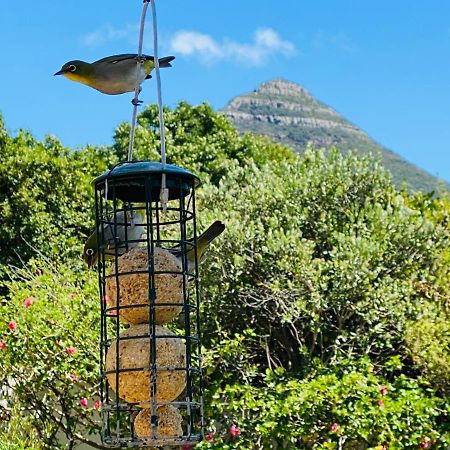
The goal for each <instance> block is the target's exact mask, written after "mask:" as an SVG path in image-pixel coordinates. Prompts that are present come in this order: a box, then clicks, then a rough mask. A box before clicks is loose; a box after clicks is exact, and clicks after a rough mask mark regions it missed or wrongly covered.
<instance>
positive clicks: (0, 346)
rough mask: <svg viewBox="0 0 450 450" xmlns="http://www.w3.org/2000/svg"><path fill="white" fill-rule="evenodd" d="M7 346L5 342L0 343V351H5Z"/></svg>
mask: <svg viewBox="0 0 450 450" xmlns="http://www.w3.org/2000/svg"><path fill="white" fill-rule="evenodd" d="M6 347H8V344H7V343H6V342H5V341H0V350H6Z"/></svg>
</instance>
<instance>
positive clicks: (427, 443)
mask: <svg viewBox="0 0 450 450" xmlns="http://www.w3.org/2000/svg"><path fill="white" fill-rule="evenodd" d="M428 447H431V439H430V438H429V437H425V438H424V439H423V441H422V443H421V444H420V448H428Z"/></svg>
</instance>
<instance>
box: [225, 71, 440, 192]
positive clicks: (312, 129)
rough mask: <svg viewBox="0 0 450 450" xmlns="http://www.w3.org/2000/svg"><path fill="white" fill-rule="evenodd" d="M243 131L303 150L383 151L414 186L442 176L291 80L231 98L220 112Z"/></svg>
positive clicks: (424, 187)
mask: <svg viewBox="0 0 450 450" xmlns="http://www.w3.org/2000/svg"><path fill="white" fill-rule="evenodd" d="M221 112H222V113H223V114H225V115H226V116H227V117H228V118H229V119H230V121H231V122H232V123H233V124H234V125H235V126H236V128H237V129H238V130H239V131H240V132H248V131H250V132H252V133H255V134H260V135H265V136H268V137H270V138H272V139H273V140H274V141H277V142H281V143H284V144H288V145H290V146H291V147H292V148H293V149H294V150H295V151H297V152H298V153H303V152H304V150H305V148H306V146H307V145H308V144H312V145H313V146H314V147H330V146H332V145H336V146H337V147H338V148H340V149H341V150H342V151H344V152H345V151H348V150H357V151H358V152H372V153H374V154H381V157H382V160H383V163H384V165H385V166H386V167H387V168H388V169H389V170H390V171H391V173H392V176H393V180H394V182H395V183H396V184H397V185H398V186H400V185H401V184H402V183H403V182H406V183H407V184H408V186H409V187H410V188H411V189H413V190H421V191H425V192H427V191H432V190H434V189H435V188H436V186H437V184H438V182H439V181H438V179H437V178H436V177H433V176H432V175H430V174H429V173H427V172H425V171H424V170H422V169H419V168H418V167H416V166H415V165H413V164H411V163H409V162H407V161H405V160H404V159H402V158H401V157H400V156H399V155H397V154H396V153H394V152H392V151H390V150H388V149H386V148H384V147H382V146H381V145H379V144H377V143H376V142H375V141H373V140H372V139H371V138H370V137H369V136H368V135H367V134H366V133H365V132H364V131H362V130H361V129H359V128H358V127H357V126H355V125H353V124H352V123H350V122H349V121H348V120H346V119H345V118H343V117H342V116H341V115H339V113H337V112H336V111H335V110H333V109H332V108H330V107H329V106H327V105H325V104H323V103H321V102H319V101H318V100H316V99H315V98H314V97H313V96H312V95H311V94H309V93H308V91H307V90H306V89H304V88H303V87H301V86H300V85H298V84H296V83H292V82H290V81H286V80H272V81H268V82H267V83H263V84H261V85H260V86H259V87H258V89H256V90H255V91H254V92H252V93H249V94H244V95H240V96H238V97H235V98H234V99H232V100H231V101H230V102H229V103H228V105H227V106H226V107H225V108H224V109H223V110H222V111H221Z"/></svg>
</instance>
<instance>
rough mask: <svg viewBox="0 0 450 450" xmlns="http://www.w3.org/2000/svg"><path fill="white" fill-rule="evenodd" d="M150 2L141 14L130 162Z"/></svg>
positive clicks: (145, 4)
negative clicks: (146, 20) (146, 17)
mask: <svg viewBox="0 0 450 450" xmlns="http://www.w3.org/2000/svg"><path fill="white" fill-rule="evenodd" d="M147 8H148V1H144V6H143V8H142V14H141V25H140V28H139V45H138V55H137V58H136V61H137V62H136V87H135V88H134V98H133V100H132V101H131V103H132V104H133V116H132V118H131V130H130V142H129V144H128V161H131V160H132V159H133V148H134V135H135V132H136V119H137V108H138V106H139V104H140V103H141V102H140V101H139V93H140V92H141V85H140V83H139V74H140V72H141V69H142V65H143V64H144V62H145V59H144V58H143V57H142V47H143V45H144V27H145V16H146V14H147Z"/></svg>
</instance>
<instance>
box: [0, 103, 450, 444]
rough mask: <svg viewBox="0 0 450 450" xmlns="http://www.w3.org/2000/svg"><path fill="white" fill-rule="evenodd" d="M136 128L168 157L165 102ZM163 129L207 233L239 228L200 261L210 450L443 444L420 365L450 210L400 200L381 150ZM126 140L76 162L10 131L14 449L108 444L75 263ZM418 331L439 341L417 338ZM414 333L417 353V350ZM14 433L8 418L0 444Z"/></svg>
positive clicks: (91, 326) (441, 311)
mask: <svg viewBox="0 0 450 450" xmlns="http://www.w3.org/2000/svg"><path fill="white" fill-rule="evenodd" d="M139 123H140V125H141V127H139V128H138V130H137V135H136V150H135V158H136V159H138V158H150V159H155V158H156V159H157V158H158V154H157V148H158V129H157V114H156V108H155V107H153V106H151V107H149V108H147V109H146V110H145V111H144V112H143V113H142V114H141V115H140V116H139ZM166 128H167V143H168V152H169V153H168V155H169V162H172V163H175V164H178V165H180V166H183V167H186V168H187V169H190V170H192V171H193V172H195V173H197V174H198V175H200V176H201V178H202V181H203V182H204V183H203V185H202V187H201V188H200V189H199V191H198V214H199V226H200V228H204V227H206V226H207V225H209V223H210V222H211V221H212V220H215V219H220V220H222V221H224V222H225V223H226V227H227V228H226V231H225V233H224V234H223V235H222V236H221V237H220V238H219V239H218V240H217V242H214V243H213V244H212V248H211V250H210V251H209V254H208V259H207V262H206V263H205V264H204V265H203V266H202V299H203V311H202V318H203V336H204V346H205V351H204V357H205V382H206V384H205V389H206V392H205V398H206V400H207V401H206V405H207V409H206V414H207V417H208V430H209V431H210V432H211V433H214V432H215V433H216V435H215V437H213V440H212V441H207V442H205V443H203V444H202V446H204V447H206V448H208V447H211V448H221V449H238V448H240V449H244V448H245V449H248V448H255V449H263V448H274V449H275V448H280V447H281V448H305V447H307V448H308V447H309V448H349V449H351V448H378V449H379V450H381V449H382V448H383V446H390V448H418V447H420V446H421V445H425V446H428V445H430V444H432V445H434V446H436V447H437V448H446V447H445V446H446V445H449V442H448V441H449V437H448V433H449V430H448V425H446V424H448V411H449V402H448V399H447V398H446V397H445V396H444V392H445V391H444V390H443V389H442V386H443V385H442V383H440V382H439V383H440V384H439V383H437V378H436V377H434V375H433V374H434V373H436V371H434V372H432V371H430V370H429V365H428V366H426V365H424V364H421V363H420V361H422V360H425V359H426V358H428V356H429V355H430V353H427V351H428V350H426V343H427V342H430V341H431V340H433V339H434V338H435V337H436V336H437V335H438V333H439V331H438V330H444V328H445V327H444V328H442V327H443V325H442V323H445V320H446V319H447V318H448V312H447V310H446V308H447V307H448V301H447V299H448V295H449V289H448V280H449V279H450V272H449V265H448V264H445V261H447V262H448V261H449V256H448V255H449V253H448V239H449V233H450V229H449V225H448V217H449V212H450V208H449V204H448V202H447V200H446V199H445V198H437V199H435V198H433V197H431V196H419V195H416V196H410V195H409V194H408V193H406V192H399V191H397V190H396V189H395V188H394V187H393V185H392V183H391V181H390V177H389V174H388V173H387V172H386V171H385V170H384V169H383V168H382V167H381V165H380V163H379V162H378V161H377V160H376V159H373V158H371V157H370V156H357V155H355V154H352V153H349V154H347V155H345V156H342V155H341V154H340V153H339V152H338V151H337V150H335V149H331V150H329V151H313V150H311V149H310V150H308V151H307V152H306V154H305V155H304V156H303V157H297V156H295V155H294V154H293V153H292V152H290V150H289V149H287V148H285V147H280V146H279V145H275V144H273V143H271V142H270V141H268V140H266V139H262V138H255V137H254V136H252V135H245V136H238V134H237V133H236V130H234V129H233V127H232V126H231V125H230V124H229V123H228V122H227V121H226V120H225V119H224V118H223V117H222V116H220V115H217V114H215V113H214V112H213V111H212V110H211V108H210V107H208V106H207V105H200V106H194V107H191V106H189V105H187V104H185V103H181V104H180V105H178V107H177V108H175V109H174V110H166ZM128 131H129V125H127V124H121V125H120V126H119V127H118V129H117V130H116V134H115V145H114V147H113V148H110V149H106V148H105V149H95V148H91V147H88V148H86V149H83V150H81V151H79V152H70V151H68V150H65V149H63V148H62V147H61V145H60V144H59V143H57V141H55V140H54V139H50V138H49V139H47V141H45V142H44V143H41V142H37V141H35V140H34V139H33V138H32V137H31V136H29V135H28V134H27V133H20V134H19V136H18V137H16V138H12V137H9V136H8V135H7V133H6V132H5V130H4V128H2V127H0V145H1V146H2V147H1V150H2V155H3V152H4V154H5V158H3V161H2V163H1V164H0V166H1V168H2V169H1V170H0V175H1V174H3V175H1V176H0V179H2V180H4V181H2V182H3V183H4V185H5V186H6V187H7V190H6V191H7V192H8V195H7V196H5V197H4V198H3V201H2V202H0V207H1V208H3V209H2V211H3V212H4V213H3V216H4V217H5V218H6V219H1V220H4V222H3V223H2V226H3V227H4V229H5V230H6V231H5V232H3V233H4V234H0V243H1V245H2V250H3V249H5V255H6V256H7V258H6V257H5V256H4V255H3V256H2V257H5V259H4V260H3V262H11V263H12V265H10V266H9V268H7V269H5V271H4V276H3V279H4V283H3V290H4V292H5V295H4V297H3V299H2V301H1V303H0V305H1V310H0V314H1V316H2V317H3V318H4V319H3V331H0V340H2V342H4V344H3V345H2V350H0V376H1V379H2V380H3V382H4V383H9V384H10V386H9V389H10V397H11V399H13V400H14V405H15V409H14V410H13V411H11V414H12V415H13V416H14V417H15V418H16V419H14V417H12V419H11V420H17V417H18V416H17V414H20V413H21V412H23V411H28V413H27V414H26V415H25V418H26V421H25V422H24V429H25V430H26V432H24V433H20V432H19V431H18V432H17V439H16V442H17V445H22V442H25V443H26V444H29V445H32V441H33V439H35V437H36V436H39V444H40V445H41V446H42V447H43V448H44V449H46V450H47V449H56V448H60V447H61V446H63V444H62V440H61V432H62V433H63V434H64V435H65V439H66V440H68V442H69V446H70V445H71V446H74V445H75V444H77V443H79V442H83V441H86V440H87V441H89V442H90V444H91V445H92V446H95V445H97V444H96V443H95V438H91V437H90V436H89V433H90V432H93V433H94V432H95V430H96V428H97V427H98V421H96V420H95V414H96V412H95V411H94V410H93V408H92V406H93V401H94V399H95V398H96V397H95V392H96V391H97V374H98V364H97V362H96V361H97V353H98V352H97V349H98V329H99V327H98V307H97V306H96V305H95V303H93V302H94V300H95V299H96V298H97V296H98V294H97V287H96V281H95V274H93V273H92V272H88V271H86V270H84V269H81V267H80V264H81V263H80V261H81V260H80V252H81V248H82V244H83V240H84V239H85V236H86V235H87V233H88V232H90V231H91V229H92V225H93V220H92V219H93V209H92V208H93V207H92V186H91V184H90V182H91V180H92V178H93V177H94V176H96V175H99V174H100V173H101V172H102V171H103V170H104V169H105V168H106V167H107V166H111V165H113V164H114V163H116V162H117V161H119V160H123V159H124V155H125V153H124V149H126V148H127V144H128ZM22 152H23V154H24V155H25V157H23V158H22V159H19V162H16V161H15V159H14V158H17V157H19V156H20V155H21V154H22ZM23 174H26V176H24V175H23ZM33 177H34V178H33ZM15 180H19V181H18V182H17V181H15ZM30 180H31V181H30ZM51 180H53V181H51ZM14 183H17V184H14ZM77 189H79V192H78V191H77ZM15 192H17V193H16V194H15ZM12 204H13V205H14V208H11V207H10V206H9V205H12ZM8 208H10V209H9V210H8ZM8 211H9V212H8ZM16 211H17V212H16ZM18 211H21V212H20V213H19V212H18ZM13 212H14V213H13ZM26 212H28V215H27V214H25V213H26ZM69 230H70V231H69ZM21 236H22V237H23V238H21ZM44 237H46V239H44ZM11 243H13V245H12V246H10V248H8V246H9V245H10V244H11ZM29 244H31V247H30V245H29ZM30 248H32V250H30ZM16 251H17V254H18V255H16V253H15V252H16ZM36 255H37V257H36ZM30 257H36V258H35V259H30ZM20 260H22V261H23V264H22V263H21V262H20ZM62 261H63V262H62ZM5 276H7V278H5ZM30 296H31V297H34V298H35V301H33V302H32V304H31V305H30V306H29V307H28V308H27V307H26V306H25V303H24V302H25V300H26V299H28V298H29V297H30ZM425 313H427V314H428V313H429V314H428V315H427V316H426V315H425ZM424 317H426V320H427V321H428V322H427V323H425V322H423V320H424ZM11 321H14V322H16V325H17V326H16V327H15V329H9V328H8V324H9V323H10V322H11ZM420 324H423V326H425V327H429V324H431V325H430V327H431V326H435V327H437V328H436V332H434V331H432V332H431V331H430V333H429V334H426V333H423V334H422V333H421V331H420V330H421V329H420V326H421V325H420ZM415 326H417V327H418V328H417V329H416V330H414V327H415ZM13 328H14V326H13ZM413 332H415V333H416V334H413ZM418 335H421V336H422V335H423V337H424V339H423V343H424V345H423V346H422V347H421V350H420V351H421V352H419V351H415V350H414V349H412V346H411V342H413V341H415V340H417V341H419V339H415V337H414V336H418ZM411 336H412V337H411ZM446 336H447V335H446V334H445V333H441V335H440V338H441V339H442V340H441V341H439V342H441V343H442V344H441V345H442V346H443V347H445V346H446V345H448V340H447V337H446ZM60 341H61V342H62V344H63V346H62V347H60V344H61V342H60ZM58 343H59V344H58ZM68 347H76V349H77V352H76V353H74V354H72V355H69V354H68V353H67V352H66V351H65V350H66V349H67V348H68ZM431 350H432V353H433V352H434V353H433V355H434V356H436V357H437V358H439V357H440V355H441V354H440V353H439V352H437V350H436V348H434V349H431ZM435 350H436V351H435ZM69 353H70V352H69ZM44 355H45V358H47V360H46V361H45V364H44V362H43V359H44ZM414 355H418V356H420V358H419V359H417V361H416V363H415V364H414V361H413V360H412V359H411V356H414ZM436 367H437V366H436ZM73 371H76V375H77V376H78V378H79V380H80V381H79V382H77V383H75V384H74V382H73V380H72V378H71V377H70V375H71V374H73ZM444 377H445V375H444ZM441 378H442V377H441ZM16 379H17V380H21V381H23V382H24V383H11V380H16ZM27 380H31V382H25V381H27ZM68 386H70V387H71V388H70V389H68ZM382 387H385V388H386V389H387V393H386V394H385V393H383V392H384V389H381V388H382ZM80 398H86V399H88V408H85V407H83V406H82V405H81V404H80V403H79V400H80ZM379 400H382V401H383V406H380V405H379V404H378V401H379ZM9 423H11V421H10V422H9ZM335 423H336V424H337V426H338V427H337V428H336V426H333V424H335ZM233 424H235V425H236V426H239V428H240V430H241V432H242V435H241V437H240V438H237V437H236V436H234V437H233V436H232V435H231V434H230V432H229V427H230V426H231V425H233ZM371 424H372V425H373V426H371ZM332 426H333V428H331V427H332ZM226 430H228V431H226ZM8 433H9V434H8ZM10 433H11V429H10V428H8V427H7V425H5V424H3V425H2V424H0V436H2V435H3V436H10ZM234 434H238V433H237V432H236V430H234ZM27 440H28V441H27Z"/></svg>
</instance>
